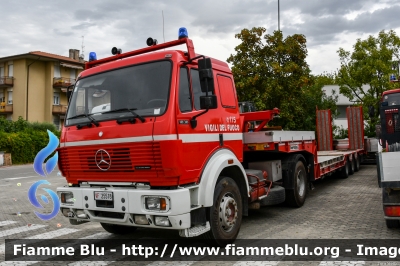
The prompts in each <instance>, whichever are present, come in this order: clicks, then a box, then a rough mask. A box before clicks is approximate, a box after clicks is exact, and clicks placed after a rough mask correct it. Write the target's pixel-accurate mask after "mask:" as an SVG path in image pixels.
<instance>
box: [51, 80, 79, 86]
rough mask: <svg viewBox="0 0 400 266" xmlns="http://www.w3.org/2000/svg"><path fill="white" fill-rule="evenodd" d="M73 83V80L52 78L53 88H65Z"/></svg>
mask: <svg viewBox="0 0 400 266" xmlns="http://www.w3.org/2000/svg"><path fill="white" fill-rule="evenodd" d="M74 83H75V79H70V78H53V88H67V87H68V86H71V85H72V84H74Z"/></svg>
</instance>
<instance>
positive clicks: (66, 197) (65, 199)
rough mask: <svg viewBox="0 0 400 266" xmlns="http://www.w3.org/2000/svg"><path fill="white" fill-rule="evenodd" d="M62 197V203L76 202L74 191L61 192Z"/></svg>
mask: <svg viewBox="0 0 400 266" xmlns="http://www.w3.org/2000/svg"><path fill="white" fill-rule="evenodd" d="M60 199H61V202H62V203H74V201H75V199H74V194H73V193H72V192H61V193H60Z"/></svg>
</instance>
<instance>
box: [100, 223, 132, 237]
mask: <svg viewBox="0 0 400 266" xmlns="http://www.w3.org/2000/svg"><path fill="white" fill-rule="evenodd" d="M100 224H101V226H102V227H103V229H104V230H106V231H107V232H109V233H111V234H116V235H127V234H131V233H133V232H135V231H136V227H134V226H126V225H118V224H106V223H100Z"/></svg>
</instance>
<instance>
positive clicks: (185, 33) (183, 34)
mask: <svg viewBox="0 0 400 266" xmlns="http://www.w3.org/2000/svg"><path fill="white" fill-rule="evenodd" d="M178 37H179V39H182V38H188V37H189V34H188V31H187V29H186V28H185V27H181V28H179V31H178Z"/></svg>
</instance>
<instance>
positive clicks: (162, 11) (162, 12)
mask: <svg viewBox="0 0 400 266" xmlns="http://www.w3.org/2000/svg"><path fill="white" fill-rule="evenodd" d="M161 14H162V36H163V39H164V42H165V36H164V10H161Z"/></svg>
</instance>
